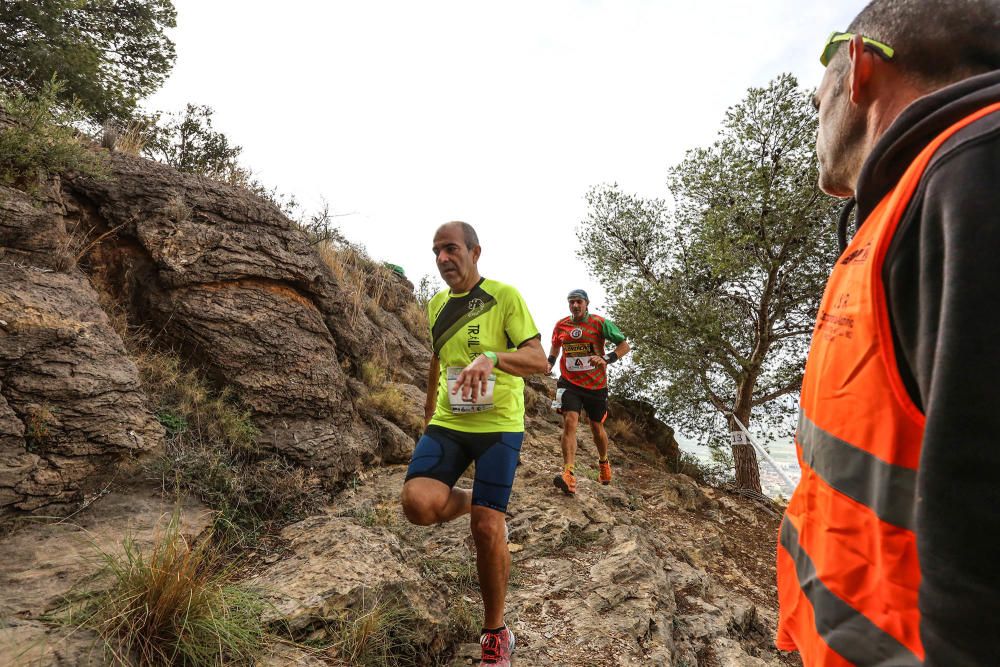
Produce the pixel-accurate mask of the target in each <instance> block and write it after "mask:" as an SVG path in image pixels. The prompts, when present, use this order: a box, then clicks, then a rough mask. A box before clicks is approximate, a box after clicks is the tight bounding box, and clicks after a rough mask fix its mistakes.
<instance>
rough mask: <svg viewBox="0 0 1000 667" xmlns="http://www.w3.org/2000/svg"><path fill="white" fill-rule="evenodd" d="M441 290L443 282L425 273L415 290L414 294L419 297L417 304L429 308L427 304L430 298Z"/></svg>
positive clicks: (424, 308)
mask: <svg viewBox="0 0 1000 667" xmlns="http://www.w3.org/2000/svg"><path fill="white" fill-rule="evenodd" d="M440 290H441V283H440V282H438V280H437V279H436V278H434V277H433V276H431V275H430V274H427V273H425V274H424V275H423V276H422V277H421V278H420V282H419V283H417V287H416V289H415V290H414V295H415V296H416V297H417V304H419V305H420V307H421V308H422V309H423V310H427V304H428V303H430V300H431V299H432V298H433V297H434V295H435V294H437V293H438V292H439V291H440Z"/></svg>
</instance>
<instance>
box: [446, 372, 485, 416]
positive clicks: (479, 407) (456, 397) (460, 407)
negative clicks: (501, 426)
mask: <svg viewBox="0 0 1000 667" xmlns="http://www.w3.org/2000/svg"><path fill="white" fill-rule="evenodd" d="M462 369H463V367H462V366H448V368H447V369H446V370H445V373H446V377H447V379H448V401H449V402H450V403H451V411H452V413H453V414H463V413H468V412H486V411H487V410H492V409H493V389H494V387H495V386H496V383H497V376H496V375H495V374H494V373H490V377H489V379H488V380H487V381H486V393H485V394H480V395H479V398H478V399H476V402H475V403H473V402H472V401H471V400H469V401H464V400H462V392H461V390H459V391H457V392H454V393H453V392H452V390H453V389H454V388H455V381H456V380H458V375H459V373H461V372H462Z"/></svg>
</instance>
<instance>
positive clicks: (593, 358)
mask: <svg viewBox="0 0 1000 667" xmlns="http://www.w3.org/2000/svg"><path fill="white" fill-rule="evenodd" d="M590 363H592V364H593V365H594V368H604V367H605V366H607V365H608V362H606V361H604V357H602V356H600V355H597V354H592V355H590Z"/></svg>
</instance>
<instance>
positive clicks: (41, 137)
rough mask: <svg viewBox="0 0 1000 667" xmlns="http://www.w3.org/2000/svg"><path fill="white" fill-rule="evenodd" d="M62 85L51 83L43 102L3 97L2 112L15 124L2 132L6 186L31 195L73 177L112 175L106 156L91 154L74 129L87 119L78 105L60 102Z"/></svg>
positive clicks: (0, 166)
mask: <svg viewBox="0 0 1000 667" xmlns="http://www.w3.org/2000/svg"><path fill="white" fill-rule="evenodd" d="M62 89H63V84H62V82H61V81H57V80H55V79H53V80H52V81H49V82H48V83H47V84H45V86H44V87H43V88H42V90H41V91H40V92H39V93H38V95H37V96H34V97H33V96H29V95H27V94H25V93H11V92H9V91H0V108H3V109H5V110H6V112H7V114H8V115H9V116H10V118H11V119H12V120H13V121H14V122H13V124H12V125H10V126H8V127H4V128H3V129H0V183H3V184H5V185H11V186H16V187H19V188H23V189H26V190H29V191H34V190H36V189H37V188H38V187H39V186H40V185H41V183H43V182H44V181H45V180H46V179H48V178H49V177H51V176H52V175H55V174H61V173H64V172H68V171H75V172H77V173H80V174H83V175H86V176H91V177H98V178H99V177H103V176H106V175H107V167H106V166H105V165H104V163H103V161H102V160H101V157H100V154H99V153H97V152H96V151H92V150H89V149H88V148H87V146H86V145H85V144H84V142H83V139H82V138H81V136H80V135H79V133H78V132H77V131H76V130H75V129H74V125H78V124H79V123H80V122H81V121H82V119H83V116H82V113H81V112H80V109H79V107H78V106H76V105H70V106H63V105H62V104H61V103H60V102H59V101H58V96H59V93H60V91H61V90H62Z"/></svg>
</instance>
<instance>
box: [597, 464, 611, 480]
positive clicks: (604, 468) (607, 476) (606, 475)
mask: <svg viewBox="0 0 1000 667" xmlns="http://www.w3.org/2000/svg"><path fill="white" fill-rule="evenodd" d="M597 467H598V468H599V469H600V471H601V476H600V477H599V479H600V480H601V484H604V485H605V486H607V485H608V484H610V483H611V461H598V462H597Z"/></svg>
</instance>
